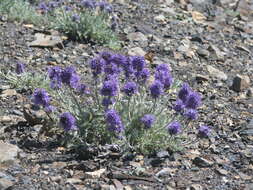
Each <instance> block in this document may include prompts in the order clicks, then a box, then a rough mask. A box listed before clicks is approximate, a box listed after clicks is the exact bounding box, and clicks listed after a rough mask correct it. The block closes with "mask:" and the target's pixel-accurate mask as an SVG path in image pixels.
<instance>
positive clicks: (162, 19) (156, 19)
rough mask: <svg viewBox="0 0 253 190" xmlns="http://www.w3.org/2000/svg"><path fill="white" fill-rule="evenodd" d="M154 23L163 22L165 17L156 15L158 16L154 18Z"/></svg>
mask: <svg viewBox="0 0 253 190" xmlns="http://www.w3.org/2000/svg"><path fill="white" fill-rule="evenodd" d="M154 19H155V21H157V22H164V21H165V19H166V17H165V16H164V15H158V16H155V18H154Z"/></svg>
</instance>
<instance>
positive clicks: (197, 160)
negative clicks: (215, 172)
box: [193, 157, 214, 167]
mask: <svg viewBox="0 0 253 190" xmlns="http://www.w3.org/2000/svg"><path fill="white" fill-rule="evenodd" d="M193 163H194V164H195V165H197V166H199V167H211V166H212V165H213V164H214V163H213V162H212V161H210V160H207V159H205V158H202V157H196V158H195V159H194V160H193Z"/></svg>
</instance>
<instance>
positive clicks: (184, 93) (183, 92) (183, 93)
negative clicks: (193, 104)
mask: <svg viewBox="0 0 253 190" xmlns="http://www.w3.org/2000/svg"><path fill="white" fill-rule="evenodd" d="M190 92H191V89H190V87H189V85H188V84H187V83H184V84H183V85H182V87H181V89H180V90H179V92H178V98H180V99H181V100H182V101H183V102H184V103H185V102H186V100H187V98H188V95H189V94H190Z"/></svg>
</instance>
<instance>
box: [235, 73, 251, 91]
mask: <svg viewBox="0 0 253 190" xmlns="http://www.w3.org/2000/svg"><path fill="white" fill-rule="evenodd" d="M249 86H250V78H249V77H248V76H246V75H239V74H238V75H236V77H235V78H234V80H233V85H232V87H231V88H232V89H233V90H234V91H236V92H241V91H242V90H244V89H247V88H248V87H249Z"/></svg>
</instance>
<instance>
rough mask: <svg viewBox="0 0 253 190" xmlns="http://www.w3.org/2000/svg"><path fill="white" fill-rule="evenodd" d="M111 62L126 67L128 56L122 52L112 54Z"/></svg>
mask: <svg viewBox="0 0 253 190" xmlns="http://www.w3.org/2000/svg"><path fill="white" fill-rule="evenodd" d="M109 60H110V62H114V63H116V64H117V65H118V66H122V67H124V66H125V65H126V64H127V61H128V59H127V57H126V56H125V55H121V54H113V55H111V56H110V59H109Z"/></svg>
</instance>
